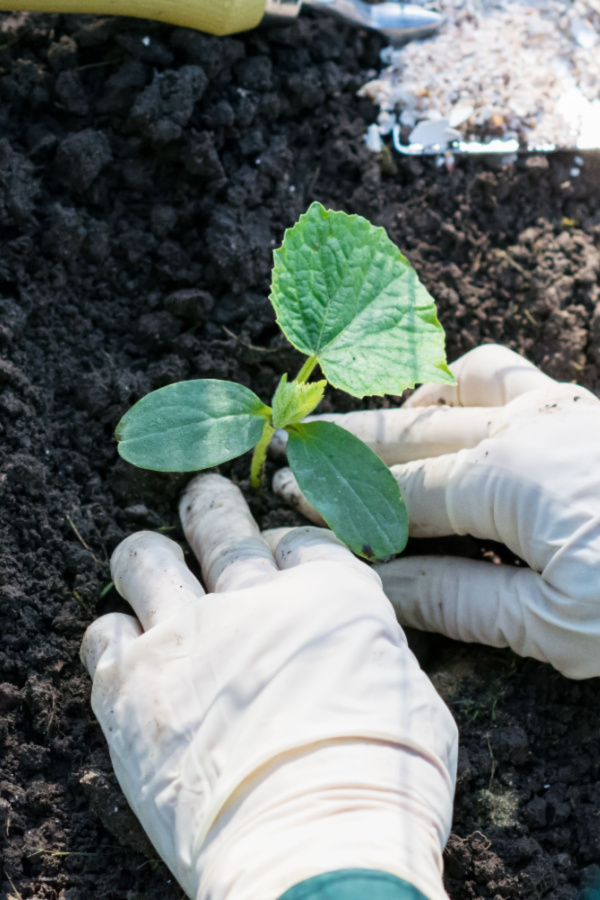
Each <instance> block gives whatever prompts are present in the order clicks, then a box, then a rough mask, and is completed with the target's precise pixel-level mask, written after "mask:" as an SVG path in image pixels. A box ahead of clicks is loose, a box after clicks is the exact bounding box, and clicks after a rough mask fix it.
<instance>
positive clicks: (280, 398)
mask: <svg viewBox="0 0 600 900" xmlns="http://www.w3.org/2000/svg"><path fill="white" fill-rule="evenodd" d="M326 386H327V382H326V381H312V382H311V383H310V384H299V383H298V382H297V381H292V382H288V380H287V375H286V374H284V375H282V376H281V381H280V382H279V384H278V386H277V390H276V391H275V393H274V395H273V400H272V403H273V425H274V426H275V428H285V426H286V425H293V424H294V423H295V422H301V421H302V419H304V418H306V416H308V415H310V413H311V412H312V411H313V410H314V409H315V408H316V407H317V406H318V405H319V403H320V402H321V400H322V399H323V394H324V393H325V388H326Z"/></svg>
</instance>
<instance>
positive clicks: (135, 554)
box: [110, 531, 204, 631]
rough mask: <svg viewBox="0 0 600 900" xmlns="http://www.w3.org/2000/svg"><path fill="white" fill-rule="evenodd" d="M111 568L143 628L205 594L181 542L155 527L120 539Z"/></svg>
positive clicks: (120, 589) (117, 585)
mask: <svg viewBox="0 0 600 900" xmlns="http://www.w3.org/2000/svg"><path fill="white" fill-rule="evenodd" d="M110 569H111V573H112V577H113V581H114V583H115V587H116V589H117V590H118V592H119V594H120V595H121V596H122V597H124V598H125V600H127V602H128V603H129V604H130V605H131V607H132V608H133V610H134V612H135V614H136V616H137V617H138V619H139V620H140V622H141V623H142V627H143V629H144V631H147V630H148V629H149V628H152V627H153V626H154V625H158V624H159V623H160V622H163V621H164V620H165V619H167V618H169V617H170V616H172V615H174V614H175V613H178V612H180V611H181V610H182V609H183V608H184V607H185V606H187V605H188V604H189V603H190V601H191V600H195V599H197V598H198V597H202V596H203V595H204V589H203V588H202V585H201V584H200V582H199V581H198V579H197V578H194V576H193V575H192V573H191V572H190V570H189V569H188V567H187V566H186V564H185V562H184V557H183V550H182V549H181V547H180V546H179V544H176V543H175V541H171V540H169V538H166V537H164V535H162V534H156V533H155V532H153V531H139V532H138V533H137V534H132V535H130V536H129V537H128V538H126V539H125V540H124V541H121V543H120V544H119V546H118V547H117V549H116V550H115V552H114V553H113V555H112V557H111V561H110Z"/></svg>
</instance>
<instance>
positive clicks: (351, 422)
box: [274, 406, 495, 521]
mask: <svg viewBox="0 0 600 900" xmlns="http://www.w3.org/2000/svg"><path fill="white" fill-rule="evenodd" d="M494 415H495V414H494V413H493V412H490V410H489V409H487V408H478V409H474V408H471V409H454V408H452V407H451V406H428V407H427V408H422V407H420V406H418V407H416V408H415V409H406V407H402V408H401V409H368V410H361V411H360V412H351V413H331V414H327V415H325V416H311V417H310V418H311V421H319V420H322V421H326V422H333V423H334V424H335V425H339V426H340V428H344V429H346V431H349V432H350V433H351V434H353V435H355V437H357V438H359V440H361V441H363V442H364V443H365V444H366V445H367V446H368V447H370V449H371V450H372V451H373V453H375V454H376V455H377V456H378V457H379V458H380V459H381V460H383V462H384V463H385V464H386V465H388V466H393V465H396V464H397V463H405V462H409V461H410V460H413V459H422V458H423V457H426V456H441V455H442V454H443V453H454V452H455V451H456V450H461V449H463V448H464V447H476V446H477V444H478V443H479V442H480V441H482V440H483V439H484V438H486V437H488V436H489V434H490V431H491V429H492V428H493V427H494V424H495V418H494ZM307 421H308V420H307ZM276 437H277V440H276V442H275V447H274V455H279V456H281V455H282V454H283V453H284V452H285V447H286V444H287V433H286V432H285V431H282V432H277V433H276ZM283 471H285V472H286V473H287V472H288V471H289V470H287V469H286V470H283ZM275 477H276V478H280V479H281V480H282V485H281V491H277V492H278V493H280V492H281V493H283V491H284V490H285V488H286V481H287V478H288V476H287V475H285V476H283V475H280V473H279V472H278V473H277V475H276V476H275ZM274 490H276V488H274ZM289 493H290V494H291V495H292V496H293V495H294V493H295V489H294V485H293V483H291V484H290V486H289ZM304 502H306V501H304ZM301 512H304V510H301ZM304 515H307V513H304ZM317 515H318V514H317ZM308 518H309V519H312V518H313V516H312V514H310V515H308ZM313 521H316V520H313Z"/></svg>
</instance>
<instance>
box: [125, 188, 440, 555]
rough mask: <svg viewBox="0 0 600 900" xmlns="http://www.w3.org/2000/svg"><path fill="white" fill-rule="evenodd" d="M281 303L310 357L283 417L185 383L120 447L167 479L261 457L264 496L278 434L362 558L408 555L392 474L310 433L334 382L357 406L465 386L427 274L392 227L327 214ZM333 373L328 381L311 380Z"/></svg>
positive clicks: (301, 248) (289, 259) (256, 476)
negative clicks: (422, 277)
mask: <svg viewBox="0 0 600 900" xmlns="http://www.w3.org/2000/svg"><path fill="white" fill-rule="evenodd" d="M274 259H275V265H274V269H273V280H272V290H271V296H270V299H271V303H272V304H273V307H274V308H275V313H276V315H277V322H278V324H279V327H280V328H281V330H282V331H283V333H284V334H285V336H286V338H287V339H288V340H289V341H290V343H291V344H292V345H293V346H294V347H296V349H298V350H299V351H300V352H301V353H303V354H305V356H306V357H307V359H306V362H305V363H304V365H303V366H302V368H301V369H300V372H299V373H298V375H297V376H296V378H294V380H293V381H289V380H288V377H287V375H283V376H282V378H281V381H280V382H279V385H278V387H277V390H276V391H275V394H274V395H273V398H272V400H271V406H267V405H266V404H265V403H263V401H262V400H261V399H260V398H259V397H257V396H256V394H254V393H253V392H252V391H251V390H249V389H248V388H246V387H243V386H242V385H240V384H235V383H233V382H230V381H218V380H213V379H203V380H198V381H185V382H179V383H177V384H171V385H168V386H167V387H164V388H161V389H160V390H157V391H154V392H153V393H151V394H148V395H147V396H146V397H143V398H142V399H141V400H140V401H139V402H138V403H136V404H135V406H133V407H132V408H131V409H130V410H129V412H128V413H126V414H125V416H124V417H123V418H122V419H121V421H120V423H119V425H118V427H117V430H116V438H117V440H118V441H119V453H120V454H121V456H122V457H123V459H126V460H127V461H128V462H131V463H133V464H134V465H136V466H140V467H141V468H144V469H154V470H156V471H160V472H192V471H197V470H199V469H208V468H210V467H211V466H217V465H219V464H220V463H224V462H226V461H227V460H230V459H233V458H234V457H236V456H240V455H241V454H242V453H245V452H246V451H248V450H251V449H252V448H254V454H253V456H252V463H251V471H250V474H251V484H252V486H253V487H254V488H258V487H260V484H261V479H262V473H263V469H264V464H265V459H266V454H267V448H268V446H269V442H270V440H271V438H272V436H273V434H274V432H275V430H276V429H277V428H283V429H285V430H286V431H287V433H288V442H287V455H288V461H289V465H290V467H291V469H292V471H293V473H294V475H295V476H296V479H297V481H298V484H299V486H300V488H301V489H302V491H303V492H304V494H305V495H306V498H307V499H308V500H309V501H310V503H312V504H313V506H315V507H316V509H317V510H318V511H319V512H320V513H321V515H322V516H323V518H324V519H325V521H326V522H327V524H328V525H329V526H330V527H331V528H332V530H333V531H334V532H335V533H336V534H337V536H338V537H339V538H340V539H341V540H342V541H344V543H345V544H347V545H348V546H349V547H350V549H351V550H353V551H354V552H355V553H357V554H358V555H359V556H364V557H367V558H369V559H383V558H386V557H388V556H392V555H393V554H396V553H400V552H401V551H402V550H403V549H404V546H405V544H406V541H407V538H408V517H407V513H406V507H405V505H404V501H403V499H402V495H401V493H400V489H399V487H398V485H397V483H396V481H395V479H394V477H393V475H392V474H391V472H390V471H389V469H388V468H387V466H386V465H384V463H383V462H382V461H381V460H380V459H379V458H378V457H377V456H376V455H375V454H374V453H373V451H372V450H370V449H369V448H368V447H367V446H366V445H365V444H364V443H363V442H362V441H360V440H359V439H358V438H356V437H354V436H353V435H351V434H350V433H349V432H347V431H345V430H344V429H343V428H340V427H339V426H337V425H334V424H332V423H330V422H318V421H316V422H303V421H302V420H303V419H304V418H305V417H306V416H308V415H309V414H310V413H311V412H313V410H314V409H315V408H316V407H317V406H318V404H319V402H320V401H321V399H322V397H323V393H324V390H325V387H326V385H327V383H328V382H329V384H331V385H333V386H334V387H336V388H339V389H341V390H343V391H346V392H347V393H349V394H352V396H354V397H364V396H365V395H367V394H370V395H376V396H383V395H384V394H401V393H402V392H403V391H404V390H406V389H407V388H411V387H414V386H415V384H417V383H422V382H428V381H434V382H436V383H447V384H452V383H454V378H453V376H452V374H451V372H450V370H449V369H448V367H447V365H446V357H445V341H444V331H443V329H442V327H441V325H440V323H439V321H438V319H437V316H436V311H435V304H434V301H433V299H432V297H431V296H430V294H429V293H428V292H427V291H426V289H425V288H424V287H423V285H422V284H421V282H420V281H419V279H418V277H417V274H416V272H415V270H414V269H413V268H412V266H411V265H410V263H409V262H408V260H407V259H406V258H405V257H404V256H403V255H402V253H401V252H400V250H399V249H398V248H397V247H396V246H395V244H393V243H392V241H391V240H390V239H389V237H388V236H387V234H386V232H385V231H384V229H383V228H376V227H374V226H373V225H371V224H370V223H369V222H368V221H367V220H366V219H364V218H362V217H361V216H356V215H353V216H349V215H346V213H343V212H333V211H331V210H327V209H325V208H324V207H323V206H321V204H320V203H313V205H312V206H311V207H310V209H309V210H308V212H307V213H305V214H304V215H303V216H301V217H300V219H299V221H298V222H297V223H296V225H294V227H293V228H291V229H289V230H288V231H286V233H285V235H284V239H283V244H282V246H281V247H280V248H279V249H278V250H276V251H275V254H274ZM317 366H319V368H320V370H321V372H322V374H323V376H324V378H323V379H322V380H319V381H309V378H310V377H311V375H312V374H313V372H314V370H315V369H316V368H317Z"/></svg>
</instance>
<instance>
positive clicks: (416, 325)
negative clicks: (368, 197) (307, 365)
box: [271, 203, 454, 397]
mask: <svg viewBox="0 0 600 900" xmlns="http://www.w3.org/2000/svg"><path fill="white" fill-rule="evenodd" d="M271 302H272V304H273V306H274V308H275V312H276V314H277V322H278V323H279V326H280V328H281V330H282V331H283V332H284V334H285V335H286V337H287V338H288V340H289V341H290V342H291V343H292V344H293V345H294V346H295V347H297V348H298V350H300V351H301V352H302V353H305V354H306V355H307V356H312V357H315V358H316V359H317V361H318V363H319V365H320V366H321V369H322V371H323V374H324V375H325V376H326V377H327V380H328V381H329V382H330V383H331V384H332V385H334V387H337V388H341V389H342V390H344V391H347V392H348V393H349V394H353V395H354V396H355V397H364V396H365V395H366V394H376V395H378V396H382V395H383V394H401V393H402V392H403V391H404V390H406V388H409V387H414V386H415V384H417V383H420V382H427V381H433V382H436V383H438V384H441V383H447V384H453V383H454V378H453V376H452V374H451V372H450V370H449V369H448V367H447V365H446V356H445V349H444V331H443V329H442V326H441V325H440V323H439V322H438V319H437V316H436V311H435V303H434V301H433V299H432V297H431V296H430V294H429V293H428V292H427V291H426V289H425V288H424V287H423V285H422V284H421V282H420V281H419V279H418V277H417V274H416V272H415V270H414V269H413V268H412V266H411V265H410V263H409V261H408V260H407V259H406V257H404V256H403V255H402V253H401V252H400V250H399V249H398V248H397V247H396V245H395V244H393V243H392V241H391V240H390V239H389V237H388V236H387V234H386V232H385V231H384V229H383V228H375V227H374V226H373V225H371V224H370V223H369V222H368V221H367V220H366V219H363V218H362V217H361V216H348V215H346V213H343V212H332V211H331V210H326V209H325V208H324V207H323V206H321V204H320V203H313V204H312V206H311V207H310V209H309V210H308V212H307V213H305V214H304V215H303V216H301V217H300V220H299V221H298V223H297V224H296V225H294V227H293V228H291V229H289V230H288V231H286V233H285V237H284V240H283V244H282V246H281V248H280V249H279V250H276V251H275V268H274V270H273V284H272V292H271Z"/></svg>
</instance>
